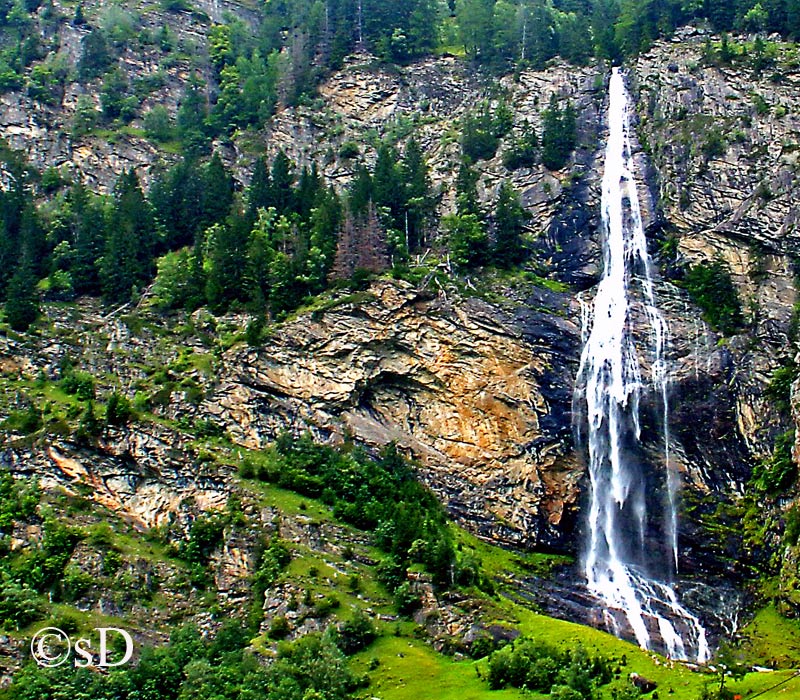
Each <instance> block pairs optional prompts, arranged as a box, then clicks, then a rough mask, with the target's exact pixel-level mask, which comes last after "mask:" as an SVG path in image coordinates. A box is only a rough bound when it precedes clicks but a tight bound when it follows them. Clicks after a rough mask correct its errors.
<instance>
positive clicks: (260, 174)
mask: <svg viewBox="0 0 800 700" xmlns="http://www.w3.org/2000/svg"><path fill="white" fill-rule="evenodd" d="M271 197H272V181H271V180H270V177H269V170H268V169H267V163H266V161H265V160H264V159H263V158H259V159H257V160H256V162H255V165H254V166H253V177H252V178H250V187H249V188H248V189H247V218H248V220H249V221H250V222H251V224H250V225H251V226H252V225H254V224H255V222H256V219H257V218H258V210H259V209H266V208H268V207H269V206H270V204H271V201H272V200H271Z"/></svg>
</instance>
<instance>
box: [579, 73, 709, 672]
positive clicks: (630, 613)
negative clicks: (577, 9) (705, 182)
mask: <svg viewBox="0 0 800 700" xmlns="http://www.w3.org/2000/svg"><path fill="white" fill-rule="evenodd" d="M628 103H629V99H628V93H627V91H626V88H625V84H624V80H623V76H622V73H621V72H620V71H619V69H616V68H615V69H614V71H613V74H612V76H611V80H610V84H609V108H608V126H609V135H608V143H607V146H606V154H605V170H604V173H603V182H602V198H601V208H602V211H601V216H602V223H603V253H604V271H603V277H602V279H601V280H600V283H599V284H598V286H597V289H596V292H595V297H594V302H593V304H592V305H591V306H590V305H589V304H587V303H583V306H582V311H583V314H582V315H583V338H584V346H583V352H582V355H581V362H580V370H579V373H578V381H577V384H576V395H575V399H576V404H577V406H576V415H577V414H585V416H586V422H587V424H588V429H587V432H586V435H585V436H584V437H585V442H586V445H587V447H588V452H589V477H590V483H591V504H590V509H589V520H588V542H587V546H586V553H585V573H586V578H587V581H588V588H589V591H590V592H591V593H592V594H594V595H595V596H597V597H598V598H599V599H600V601H601V603H602V605H603V606H604V608H605V611H604V615H605V619H606V622H607V624H608V626H609V627H610V628H611V630H612V631H614V632H615V633H617V634H627V635H629V634H631V633H632V635H633V636H634V637H635V638H636V641H637V642H638V644H639V645H640V646H641V647H643V648H646V649H649V648H651V647H653V646H654V644H655V645H656V646H661V647H662V648H663V650H664V651H665V652H666V653H668V654H669V655H670V656H671V657H673V658H677V659H687V658H688V657H689V655H690V654H691V656H692V657H694V658H696V659H697V660H698V661H701V662H703V661H706V660H707V659H708V657H709V648H708V643H707V641H706V634H705V630H704V629H703V627H702V625H701V624H700V621H699V620H698V618H697V617H696V616H695V615H693V614H692V613H691V612H689V610H687V609H686V608H685V607H684V606H683V605H682V604H681V603H680V601H679V600H678V596H677V594H676V593H675V590H674V589H673V588H672V587H671V586H670V585H669V584H668V583H666V580H668V579H669V578H670V577H671V575H672V574H673V573H676V572H677V563H678V537H677V495H678V486H679V479H678V475H677V473H676V472H675V469H674V468H673V465H672V464H671V461H670V454H669V426H668V417H669V402H668V391H667V390H668V386H667V384H668V371H667V370H668V368H667V362H666V357H665V350H666V346H667V341H668V335H667V334H668V328H667V324H666V322H665V320H664V317H663V316H662V315H661V313H660V312H659V310H658V307H657V306H656V300H655V292H654V289H653V270H652V264H651V262H650V257H649V255H648V253H647V240H646V238H645V234H644V227H643V225H642V216H641V211H640V205H639V197H638V194H637V191H636V181H635V178H634V175H633V161H632V153H631V142H630V135H629V130H630V120H629V115H628ZM639 309H641V310H642V311H643V316H644V318H645V319H646V331H647V332H646V334H645V335H646V336H647V342H646V343H644V342H641V343H639V344H640V345H643V346H645V347H641V348H637V341H636V337H635V334H634V332H633V321H634V316H635V315H636V312H637V310H639ZM640 316H641V314H640ZM640 355H641V356H642V357H649V360H650V379H649V381H648V382H647V383H648V384H649V386H650V387H651V391H655V392H657V395H658V396H659V398H660V402H659V403H660V404H661V405H660V413H661V430H662V433H663V435H662V439H663V445H664V453H663V459H664V469H665V472H666V475H665V478H664V483H665V491H666V498H665V503H664V505H663V508H664V514H665V515H664V518H663V520H664V522H663V524H662V526H661V527H660V528H658V529H660V530H661V531H662V534H661V538H662V540H663V545H664V546H663V550H664V552H668V554H664V556H662V557H661V558H662V559H663V561H654V559H653V554H654V553H653V552H646V551H645V538H646V537H648V538H651V537H652V532H651V530H652V523H651V522H650V520H649V518H648V509H647V498H646V496H647V494H648V492H649V491H648V490H650V491H652V490H653V488H654V484H648V483H647V481H646V469H645V454H644V451H643V450H642V446H641V442H640V439H641V426H640V422H639V400H640V394H641V392H642V390H643V389H644V388H645V380H644V379H643V377H642V368H641V366H640V363H639V357H640ZM579 437H581V436H580V431H579ZM656 568H657V570H656ZM651 571H652V575H651V573H650V572H651ZM659 638H660V640H661V642H660V644H658V643H657V640H658V639H659Z"/></svg>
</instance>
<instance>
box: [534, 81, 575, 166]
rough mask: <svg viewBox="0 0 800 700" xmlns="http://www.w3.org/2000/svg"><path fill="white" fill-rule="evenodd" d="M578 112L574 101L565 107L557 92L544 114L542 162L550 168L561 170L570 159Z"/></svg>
mask: <svg viewBox="0 0 800 700" xmlns="http://www.w3.org/2000/svg"><path fill="white" fill-rule="evenodd" d="M576 138H577V135H576V114H575V108H574V107H573V106H572V103H571V102H570V103H567V105H566V107H564V109H561V108H560V107H559V105H558V99H557V98H556V96H555V94H553V95H551V96H550V105H549V107H548V108H547V109H546V110H545V111H544V114H543V115H542V164H543V165H544V166H545V167H546V168H547V169H548V170H561V168H563V167H564V166H565V165H566V164H567V161H568V160H569V157H570V154H571V153H572V151H573V150H574V149H575V144H576Z"/></svg>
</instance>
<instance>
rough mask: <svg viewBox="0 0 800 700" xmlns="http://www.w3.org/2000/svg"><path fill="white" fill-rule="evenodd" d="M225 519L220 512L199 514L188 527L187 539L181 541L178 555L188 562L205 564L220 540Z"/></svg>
mask: <svg viewBox="0 0 800 700" xmlns="http://www.w3.org/2000/svg"><path fill="white" fill-rule="evenodd" d="M224 531H225V519H224V517H223V516H222V515H221V514H218V513H217V514H214V515H201V516H199V517H198V518H196V519H195V521H194V522H193V523H192V525H191V527H190V528H189V539H188V540H185V541H184V542H181V544H180V546H179V547H178V555H179V556H180V557H181V559H183V560H184V561H186V562H187V563H189V564H198V565H200V566H205V565H206V564H208V560H209V558H210V557H211V554H212V553H213V552H214V550H215V549H216V548H217V547H218V546H219V545H220V543H221V542H222V535H223V533H224Z"/></svg>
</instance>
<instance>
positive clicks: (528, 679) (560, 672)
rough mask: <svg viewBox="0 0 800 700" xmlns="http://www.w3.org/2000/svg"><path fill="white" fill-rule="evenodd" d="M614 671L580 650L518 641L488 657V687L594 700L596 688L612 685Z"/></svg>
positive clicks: (531, 641) (603, 661)
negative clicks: (612, 672)
mask: <svg viewBox="0 0 800 700" xmlns="http://www.w3.org/2000/svg"><path fill="white" fill-rule="evenodd" d="M611 678H612V674H611V667H610V664H609V662H608V661H607V660H606V659H604V658H602V657H595V658H591V657H589V655H588V654H587V653H586V651H585V650H584V649H583V647H581V646H578V647H577V648H576V649H573V650H572V651H561V650H559V649H557V648H555V647H553V646H551V645H549V644H545V643H542V642H537V641H534V640H532V639H519V640H517V641H515V642H514V643H513V644H511V645H509V646H506V647H503V648H502V649H499V650H498V651H495V652H492V654H491V655H490V656H489V675H488V677H487V680H488V682H489V687H490V688H492V689H494V690H497V689H500V688H505V687H506V686H509V685H510V686H512V687H515V688H527V689H529V690H535V691H537V692H540V693H551V697H558V698H561V699H562V700H572V699H573V698H576V699H578V700H583V698H590V697H593V690H594V688H595V687H596V686H600V685H605V684H607V683H609V682H610V681H611Z"/></svg>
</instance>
